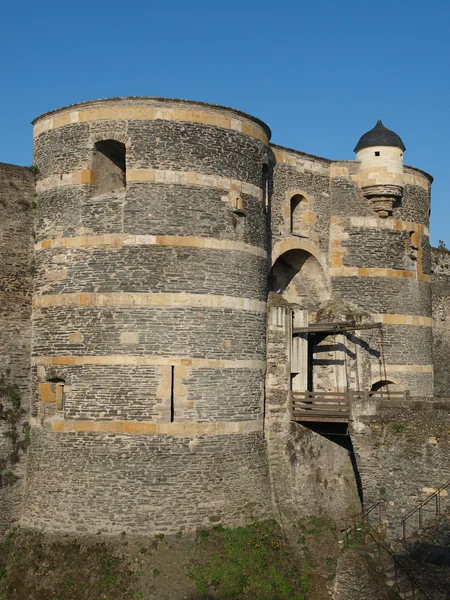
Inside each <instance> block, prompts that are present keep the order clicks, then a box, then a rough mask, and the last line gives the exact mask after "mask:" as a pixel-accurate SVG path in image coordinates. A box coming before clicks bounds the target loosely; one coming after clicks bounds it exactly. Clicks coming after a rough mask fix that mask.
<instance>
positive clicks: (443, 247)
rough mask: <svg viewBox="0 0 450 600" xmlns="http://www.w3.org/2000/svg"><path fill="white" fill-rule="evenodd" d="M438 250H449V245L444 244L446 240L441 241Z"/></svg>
mask: <svg viewBox="0 0 450 600" xmlns="http://www.w3.org/2000/svg"><path fill="white" fill-rule="evenodd" d="M438 249H439V250H448V248H447V244H446V243H445V242H444V240H439V243H438Z"/></svg>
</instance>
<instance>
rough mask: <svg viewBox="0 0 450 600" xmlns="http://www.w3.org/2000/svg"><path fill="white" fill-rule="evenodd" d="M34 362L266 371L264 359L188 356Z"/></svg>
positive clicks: (42, 361)
mask: <svg viewBox="0 0 450 600" xmlns="http://www.w3.org/2000/svg"><path fill="white" fill-rule="evenodd" d="M32 362H33V364H37V365H43V366H51V365H65V366H83V365H117V366H128V365H137V366H168V365H174V366H184V367H192V368H193V369H248V370H255V371H261V370H262V371H264V370H265V368H266V362H265V361H264V360H245V359H244V360H232V359H214V358H190V357H186V356H133V355H119V354H115V355H109V356H35V357H34V358H33V359H32Z"/></svg>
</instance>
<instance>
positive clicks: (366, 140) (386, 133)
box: [354, 119, 406, 152]
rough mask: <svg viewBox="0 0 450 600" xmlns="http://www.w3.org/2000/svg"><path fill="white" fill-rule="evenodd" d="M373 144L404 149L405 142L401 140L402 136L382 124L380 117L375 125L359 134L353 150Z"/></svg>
mask: <svg viewBox="0 0 450 600" xmlns="http://www.w3.org/2000/svg"><path fill="white" fill-rule="evenodd" d="M373 146H394V147H395V148H400V149H401V150H403V151H405V150H406V148H405V144H404V143H403V142H402V138H401V137H400V136H399V135H397V134H396V133H395V131H391V130H390V129H388V128H387V127H385V126H384V125H383V123H382V122H381V119H380V120H379V121H378V122H377V124H376V125H375V127H374V128H373V129H371V130H370V131H368V132H367V133H365V134H364V135H363V136H361V138H360V140H359V142H358V143H357V144H356V146H355V149H354V152H359V151H360V150H362V149H363V148H372V147H373Z"/></svg>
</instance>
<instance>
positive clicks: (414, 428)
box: [350, 398, 450, 537]
mask: <svg viewBox="0 0 450 600" xmlns="http://www.w3.org/2000/svg"><path fill="white" fill-rule="evenodd" d="M449 408H450V403H449V402H443V401H440V402H438V401H427V400H424V399H423V398H419V399H417V401H414V400H412V401H411V402H410V403H409V404H405V402H401V401H394V400H392V399H390V400H385V401H380V400H378V401H376V400H374V399H369V400H367V401H364V400H363V401H361V403H360V404H359V405H354V407H353V419H354V420H353V422H352V424H351V433H350V435H351V438H352V442H353V447H354V449H355V454H356V461H357V465H358V471H359V474H360V477H361V483H362V491H363V499H364V507H365V508H366V509H367V508H369V507H370V506H371V505H372V504H373V503H375V502H377V501H378V500H382V501H383V502H384V505H383V509H382V517H383V520H385V521H386V523H388V525H389V529H390V534H392V535H394V536H395V537H401V535H402V529H401V520H402V518H403V517H404V516H405V515H406V514H407V513H408V512H409V511H410V510H412V509H413V508H416V507H417V506H418V504H419V503H420V502H421V501H423V500H425V498H426V497H427V496H429V495H430V494H431V493H432V492H433V491H434V490H436V489H437V488H438V487H440V486H441V485H442V484H444V483H445V482H446V481H447V479H448V465H449V461H450V434H449V427H450V417H449V414H450V412H449ZM444 495H445V492H444V493H443V497H444ZM442 502H443V503H446V498H443V500H442ZM444 505H445V504H443V506H444ZM422 516H423V520H424V524H425V526H426V524H427V523H430V521H431V520H433V519H434V518H435V517H436V503H435V502H434V501H432V502H429V503H428V504H427V505H426V506H425V507H424V508H423V509H422ZM372 518H373V522H374V521H375V520H376V518H377V515H376V513H374V515H373V517H372ZM419 528H420V524H419V521H418V514H417V513H416V515H415V516H414V517H412V518H411V519H410V520H408V524H407V534H408V535H409V534H411V533H412V532H414V531H417V529H419Z"/></svg>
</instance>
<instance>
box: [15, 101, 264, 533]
mask: <svg viewBox="0 0 450 600" xmlns="http://www.w3.org/2000/svg"><path fill="white" fill-rule="evenodd" d="M225 112H226V111H225ZM231 116H232V117H233V118H234V117H235V115H234V114H231ZM101 139H116V140H119V141H123V142H125V144H126V167H127V169H157V170H159V169H165V170H174V171H191V172H195V173H201V174H207V175H213V176H220V177H225V178H231V179H235V180H238V183H237V185H238V186H239V182H244V183H249V184H253V185H254V186H256V187H255V194H256V193H257V192H258V189H260V188H261V187H262V166H263V163H264V162H267V153H268V147H267V145H266V144H264V143H263V142H261V141H260V140H259V139H256V138H255V137H251V136H249V135H246V134H243V133H239V132H236V131H233V130H230V129H224V128H221V127H215V126H211V125H203V124H200V123H186V122H176V121H169V120H161V119H157V120H152V121H145V120H139V121H137V120H131V121H128V120H127V119H121V118H120V115H119V118H118V119H117V120H116V121H111V120H110V121H104V122H100V121H97V122H92V123H90V124H86V123H80V124H78V125H73V126H72V125H70V126H64V127H61V128H58V129H55V130H54V131H49V132H46V133H43V134H41V135H39V136H38V138H37V141H36V146H35V160H36V163H37V165H38V167H39V169H40V172H41V177H48V176H50V175H54V174H60V173H70V172H73V171H79V170H82V169H89V168H91V165H92V164H93V163H92V156H93V144H94V142H96V141H99V140H101ZM70 140H73V143H71V141H70ZM65 146H68V148H67V149H66V151H65V152H64V150H63V148H64V147H65ZM216 181H217V182H218V183H217V185H220V180H216ZM212 184H213V185H215V182H212ZM43 185H45V181H43ZM236 196H238V197H240V198H241V200H242V203H243V213H244V214H243V215H242V216H241V215H235V214H234V213H233V212H232V211H233V208H234V205H233V198H234V197H236ZM37 202H38V217H37V235H36V237H37V239H38V240H45V239H55V238H58V237H71V236H72V237H73V236H92V235H99V234H100V235H101V234H111V233H124V234H129V235H152V236H154V235H168V236H174V235H175V236H180V235H182V236H200V237H201V238H210V237H211V238H215V239H218V240H226V241H230V242H241V243H246V244H250V245H252V246H257V247H258V248H259V249H262V250H266V249H267V248H266V219H267V216H266V213H265V210H264V205H263V202H262V200H261V199H259V198H256V197H254V196H252V195H249V194H247V193H240V192H239V191H233V192H232V193H231V195H230V191H229V190H226V189H220V188H218V187H208V185H203V186H193V185H179V184H172V183H168V184H162V183H154V182H148V183H144V182H142V183H133V182H131V183H128V184H127V186H126V189H122V190H119V191H113V192H108V193H105V194H101V195H98V193H97V190H96V187H95V183H94V184H93V185H90V184H83V185H68V186H59V187H54V188H52V189H48V190H43V191H40V192H39V195H38V199H37ZM36 266H37V276H36V280H37V285H36V295H38V296H39V295H41V294H44V295H48V296H52V295H55V294H68V293H79V292H85V293H90V292H91V293H101V294H113V295H114V294H120V293H131V292H133V293H143V294H148V293H155V294H158V293H164V294H174V295H175V296H174V299H176V297H177V295H179V294H184V293H188V294H195V295H206V296H208V295H214V296H219V297H220V296H231V297H238V298H243V299H248V300H250V301H251V300H259V301H262V303H263V302H264V301H265V298H266V294H267V282H266V274H267V261H266V259H265V258H263V257H261V256H256V255H255V254H254V253H252V252H244V251H239V250H229V249H223V250H218V249H210V248H197V247H190V246H182V245H179V246H168V245H158V244H156V245H155V244H149V245H146V244H145V243H144V244H141V245H134V246H122V247H120V244H119V246H117V245H116V246H114V245H113V246H111V245H110V246H108V245H100V246H90V247H73V248H72V247H68V246H64V247H62V248H55V249H52V250H49V249H45V250H41V251H39V252H37V253H36ZM113 298H114V297H113ZM61 302H63V296H62V297H61ZM262 306H264V304H262ZM265 321H266V316H265V314H264V313H262V312H252V311H247V310H241V309H239V308H238V307H236V308H233V307H232V306H231V307H230V308H208V307H205V308H191V307H189V305H187V306H177V307H172V306H169V307H158V306H151V305H150V306H126V307H117V306H114V304H113V305H111V306H107V307H98V306H82V307H73V306H57V307H52V308H36V309H35V311H34V317H33V328H34V338H33V356H34V358H35V360H36V363H37V364H39V361H40V358H41V357H46V356H87V357H89V356H100V357H102V356H106V357H108V356H113V357H114V356H119V357H120V356H125V357H129V356H135V357H142V358H150V359H151V358H152V357H153V358H155V359H160V360H162V361H163V365H168V369H169V371H170V370H172V372H173V377H174V378H175V383H174V384H172V392H171V387H170V386H171V384H170V381H168V380H167V377H168V372H169V371H167V369H166V370H164V366H162V367H160V366H158V365H134V366H131V367H126V366H123V365H120V360H119V363H118V364H91V365H79V366H77V365H55V366H53V367H49V366H46V367H39V366H36V367H35V368H34V369H33V391H34V402H33V414H34V415H36V416H37V422H36V425H35V429H36V436H34V437H32V444H31V447H30V451H29V454H30V461H31V462H30V464H31V469H32V471H33V477H32V480H30V487H29V489H28V492H27V493H28V498H29V506H31V505H32V504H33V503H36V504H40V505H41V506H40V510H39V515H40V516H37V515H30V517H28V516H27V517H26V519H28V518H30V520H33V521H35V523H36V525H37V526H42V527H45V528H49V529H52V528H54V529H70V530H73V531H86V530H91V529H92V528H96V527H97V528H98V527H99V526H101V525H100V524H101V523H103V526H104V527H105V529H106V530H108V531H123V530H127V531H130V532H139V531H142V528H143V527H145V528H146V530H147V531H148V530H149V529H150V530H151V531H155V532H157V531H172V532H176V531H178V529H179V528H180V527H181V525H182V524H183V526H184V527H187V528H189V529H193V528H195V527H197V526H202V527H203V526H206V525H208V524H209V523H211V522H213V520H214V522H218V520H220V519H223V520H224V521H226V522H234V523H240V522H248V521H249V520H251V519H252V518H253V516H254V515H258V517H259V515H261V514H269V504H270V501H269V499H270V493H269V487H268V482H267V478H268V468H267V457H266V454H265V450H264V448H265V442H264V440H263V438H262V435H261V433H243V434H240V433H230V434H228V435H223V436H214V435H200V436H199V437H193V436H191V437H189V438H181V437H170V436H168V435H165V436H164V435H161V436H158V435H148V436H146V437H140V436H138V435H137V434H131V435H121V436H117V435H107V434H106V435H103V434H94V433H85V434H82V436H79V435H75V436H72V435H71V434H70V433H67V434H66V433H63V434H58V433H56V432H54V431H51V430H50V423H51V420H52V419H53V418H61V417H64V418H65V419H74V420H77V419H78V420H79V419H94V420H96V421H102V420H105V421H114V420H118V421H128V420H133V421H136V420H137V421H147V422H149V421H150V422H151V421H153V422H159V423H161V422H167V420H168V419H169V417H170V408H169V406H170V404H169V403H170V398H168V397H167V395H168V394H171V393H172V398H173V400H172V401H173V406H174V417H173V420H174V424H176V423H177V422H181V423H190V422H193V423H194V424H196V423H199V424H211V423H216V422H226V423H231V424H232V423H233V422H236V423H239V422H241V421H252V420H260V419H261V416H262V414H263V413H262V409H263V407H262V390H263V377H264V370H263V368H262V367H261V366H259V367H258V366H255V365H254V366H253V367H252V368H250V367H248V366H244V365H243V366H242V368H238V366H239V365H237V366H236V368H234V367H233V368H222V367H221V366H220V364H218V366H217V368H212V367H211V368H206V367H205V368H202V367H201V365H200V366H195V367H192V368H191V367H190V366H189V364H190V363H189V361H190V359H196V358H200V359H213V360H228V361H229V360H233V361H240V360H250V361H260V362H261V363H262V361H263V360H264V358H265ZM127 334H130V335H131V338H130V337H128V338H127ZM124 336H125V338H124ZM172 356H173V357H174V365H173V366H171V364H170V357H172ZM182 359H185V360H184V363H182V366H180V360H182ZM164 361H165V362H164ZM255 364H256V365H257V362H256V363H255ZM52 377H53V378H54V377H59V378H62V379H64V381H65V383H66V386H67V388H68V389H67V393H66V398H65V409H64V411H63V412H62V413H61V411H60V412H59V414H56V415H55V409H54V407H48V408H46V407H45V406H44V407H41V408H39V393H38V389H39V384H40V383H42V382H43V381H44V382H45V379H47V380H48V379H51V378H52ZM161 386H163V387H164V386H165V388H164V389H165V391H164V390H163V391H162V392H161ZM52 411H53V412H52ZM81 448H82V450H81V452H80V449H81ZM53 452H57V453H59V452H62V454H64V455H65V458H64V460H61V461H60V460H59V459H57V460H56V462H54V463H53V465H51V462H52V461H50V462H48V457H50V456H52V454H53ZM46 456H47V458H46ZM230 457H231V458H230ZM128 459H129V460H128ZM105 465H108V466H107V468H106V469H105ZM237 465H239V470H240V473H241V474H240V475H236V469H237ZM80 468H82V469H83V476H82V477H79V476H76V477H75V473H76V472H77V471H78V470H79V469H80ZM61 472H63V473H65V482H64V484H63V485H60V483H59V478H60V474H61ZM99 473H103V475H101V476H99ZM249 473H250V475H249ZM72 477H74V479H72ZM88 481H89V482H90V484H89V485H90V487H91V492H92V497H93V498H94V497H95V498H96V501H95V502H93V503H92V504H91V506H90V509H89V511H88V512H86V511H83V510H82V504H84V501H83V502H82V504H81V503H80V490H81V489H83V487H84V486H85V485H87V482H88ZM132 481H134V483H132ZM75 482H76V483H75ZM205 482H208V483H205ZM249 486H250V487H249ZM169 489H170V490H171V492H170V499H169V498H168V490H169ZM117 490H120V492H119V493H117ZM47 493H49V494H50V495H51V496H53V500H54V502H56V503H57V504H58V505H64V506H66V510H65V511H64V515H61V520H59V517H55V515H54V510H53V508H52V503H47V502H46V501H45V500H44V501H42V494H45V495H46V494H47ZM112 493H114V494H115V495H116V500H114V501H113V502H112V503H111V501H110V495H111V494H112ZM201 498H202V499H203V498H207V501H206V502H204V508H202V504H201V503H202V502H203V500H200V499H201ZM162 507H164V509H163V510H162ZM170 507H173V511H172V509H171V508H170ZM170 513H172V514H170ZM176 515H178V517H177V516H176ZM210 518H211V520H210Z"/></svg>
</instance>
